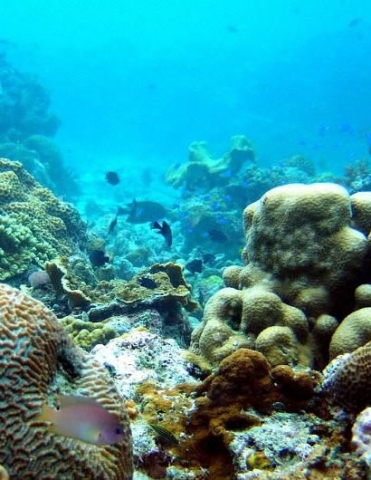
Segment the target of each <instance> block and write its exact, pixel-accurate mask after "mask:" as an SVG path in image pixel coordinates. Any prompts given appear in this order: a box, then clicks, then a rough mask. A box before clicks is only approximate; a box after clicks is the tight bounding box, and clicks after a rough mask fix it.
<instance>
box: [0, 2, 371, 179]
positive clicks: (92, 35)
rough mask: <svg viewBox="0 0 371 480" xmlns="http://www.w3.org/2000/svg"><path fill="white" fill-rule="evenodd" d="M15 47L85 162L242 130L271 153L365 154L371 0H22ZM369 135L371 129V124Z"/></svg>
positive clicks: (143, 156) (137, 158)
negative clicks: (46, 90) (45, 92)
mask: <svg viewBox="0 0 371 480" xmlns="http://www.w3.org/2000/svg"><path fill="white" fill-rule="evenodd" d="M3 4H4V5H3V8H2V9H1V11H2V13H1V16H2V19H1V39H2V40H3V41H6V42H9V43H4V42H3V44H4V45H5V47H4V48H5V49H6V50H7V56H8V59H9V60H10V61H11V62H12V64H13V65H14V66H16V68H18V69H19V70H21V71H27V72H32V73H35V74H37V75H38V77H39V79H40V82H41V83H42V84H43V85H44V86H46V87H47V88H48V89H49V91H50V94H51V98H52V109H53V111H55V112H56V113H57V115H58V116H59V117H60V118H61V120H62V125H61V127H60V129H59V131H58V134H57V136H56V141H57V142H58V145H59V146H60V148H61V149H62V151H63V153H64V157H65V161H66V162H67V163H69V164H70V165H71V167H72V168H74V169H76V170H77V171H79V172H86V171H87V170H93V171H97V172H98V171H100V169H102V170H104V169H106V168H107V166H108V165H109V166H112V168H113V167H117V166H121V167H122V168H126V169H130V168H136V167H135V165H138V164H139V165H156V167H158V169H160V170H161V169H163V170H166V168H167V166H168V165H170V164H171V163H173V162H182V161H185V160H186V159H187V148H188V145H189V144H190V142H192V141H193V140H205V141H207V142H208V143H209V145H210V146H211V150H212V151H213V152H214V153H215V155H221V154H222V153H224V152H225V151H226V150H227V149H228V146H229V138H230V136H232V135H235V134H245V135H246V136H247V137H248V138H249V139H251V141H252V142H253V143H254V145H255V147H256V150H257V155H258V161H259V163H260V164H261V165H271V164H273V163H276V162H279V161H280V160H282V159H283V158H285V157H286V156H289V155H293V154H299V153H300V154H305V155H308V156H309V157H310V158H312V159H313V160H314V161H315V162H316V164H317V165H318V166H319V168H320V169H321V168H323V169H331V170H339V171H342V168H343V166H344V165H345V164H347V163H349V162H350V161H352V160H354V159H357V158H362V157H365V156H367V155H368V138H370V135H369V134H368V132H370V131H371V118H370V107H369V105H370V99H371V98H370V97H371V93H370V84H371V62H370V58H369V45H370V40H371V15H370V14H371V2H368V1H367V0H363V1H361V0H311V1H308V2H304V1H299V0H291V1H290V0H286V1H280V0H270V1H268V0H261V1H259V2H258V1H256V0H252V1H250V0H235V1H234V2H225V1H220V0H219V1H217V0H197V1H195V0H182V1H179V0H173V1H171V2H170V1H161V0H153V1H151V0H126V1H123V0H106V1H103V0H101V1H98V0H89V1H88V0H34V1H32V0H13V1H11V2H3ZM367 135H368V138H367Z"/></svg>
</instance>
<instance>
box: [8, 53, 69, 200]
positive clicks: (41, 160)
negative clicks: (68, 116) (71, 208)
mask: <svg viewBox="0 0 371 480" xmlns="http://www.w3.org/2000/svg"><path fill="white" fill-rule="evenodd" d="M0 85H1V96H0V119H1V120H0V156H2V157H6V158H9V159H11V160H13V161H20V162H22V163H23V165H24V167H25V168H26V169H27V170H28V171H29V172H30V173H31V174H32V175H33V176H34V177H35V178H36V179H37V180H38V181H39V182H40V183H41V184H42V185H44V186H46V187H48V188H51V189H53V190H54V191H58V192H59V193H61V194H71V193H76V192H77V191H78V187H77V183H76V182H75V180H74V178H73V177H72V175H71V174H70V172H69V171H68V170H67V169H66V167H65V165H64V162H63V158H62V155H61V153H60V152H59V150H58V148H57V146H56V145H55V143H54V142H53V140H52V139H51V137H53V135H54V134H55V133H56V131H57V130H58V127H59V119H58V118H57V116H56V115H55V114H54V113H50V112H49V107H50V96H49V92H48V91H47V90H46V89H45V88H44V87H43V86H42V85H41V84H40V82H39V81H38V80H37V78H36V77H35V76H31V75H28V74H23V73H21V72H19V71H17V70H16V69H15V68H14V67H13V66H11V65H10V64H9V62H8V61H7V60H6V59H5V56H4V55H3V54H2V55H1V56H0Z"/></svg>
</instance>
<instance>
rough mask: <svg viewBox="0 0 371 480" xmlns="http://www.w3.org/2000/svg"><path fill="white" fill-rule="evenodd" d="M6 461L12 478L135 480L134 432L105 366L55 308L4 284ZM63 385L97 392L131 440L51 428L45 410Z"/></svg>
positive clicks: (1, 418)
mask: <svg viewBox="0 0 371 480" xmlns="http://www.w3.org/2000/svg"><path fill="white" fill-rule="evenodd" d="M0 317H1V324H0V349H1V352H2V353H1V357H0V372H1V378H2V394H1V404H2V408H1V410H0V425H1V427H0V429H1V435H0V465H2V466H4V467H5V468H6V469H7V471H8V473H9V476H10V478H14V479H15V478H22V479H24V480H33V479H35V478H40V479H41V478H51V477H50V475H52V477H53V478H58V479H60V480H72V479H74V480H77V479H81V480H131V479H132V475H133V467H132V453H131V433H130V426H129V420H128V417H127V415H126V412H125V409H124V407H123V403H122V400H121V398H120V397H119V395H118V393H117V392H116V389H115V386H114V384H113V382H112V380H111V379H110V377H109V375H108V373H107V372H106V370H105V368H104V367H103V366H101V365H100V364H99V363H97V362H96V361H95V360H94V358H93V357H92V356H90V355H88V354H86V353H84V352H83V351H82V350H80V349H78V348H77V347H75V346H74V345H73V343H72V341H71V340H70V339H69V337H68V335H67V333H66V332H65V331H64V330H63V328H62V327H61V326H60V324H59V323H58V320H57V318H56V317H55V316H54V314H53V313H52V312H50V311H48V310H47V309H46V308H45V307H44V305H42V304H41V303H40V302H38V301H37V300H34V299H32V298H30V297H28V296H26V295H24V294H23V293H21V292H20V291H19V290H17V289H14V288H11V287H9V286H7V285H4V284H0ZM58 392H62V393H68V394H77V395H82V396H88V397H91V398H96V399H97V400H98V401H99V402H100V403H101V404H102V405H103V406H104V407H105V408H107V409H108V410H109V411H110V412H112V413H114V414H115V415H116V416H117V417H118V418H119V419H120V423H121V425H122V428H123V430H124V432H125V440H124V441H123V442H120V443H118V444H115V445H110V446H96V445H90V444H85V443H84V442H81V441H78V440H75V439H72V438H66V437H62V436H59V435H57V434H53V433H51V432H49V431H48V430H47V428H46V425H45V423H44V422H41V421H38V420H37V416H38V414H39V413H40V411H41V407H42V404H43V403H44V402H45V401H47V402H49V403H51V404H53V401H54V399H55V396H56V394H57V393H58Z"/></svg>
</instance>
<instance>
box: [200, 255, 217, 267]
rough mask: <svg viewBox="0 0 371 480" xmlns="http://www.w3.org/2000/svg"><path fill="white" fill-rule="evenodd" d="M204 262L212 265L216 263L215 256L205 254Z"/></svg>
mask: <svg viewBox="0 0 371 480" xmlns="http://www.w3.org/2000/svg"><path fill="white" fill-rule="evenodd" d="M202 260H203V261H204V263H209V264H212V263H214V262H215V255H214V254H213V253H204V254H203V255H202Z"/></svg>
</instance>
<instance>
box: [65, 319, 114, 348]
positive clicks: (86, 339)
mask: <svg viewBox="0 0 371 480" xmlns="http://www.w3.org/2000/svg"><path fill="white" fill-rule="evenodd" d="M62 325H63V326H64V327H65V329H66V330H67V332H68V333H69V335H70V336H71V337H72V339H73V341H74V343H75V344H76V345H78V346H79V347H81V348H83V349H84V350H87V351H90V350H91V349H92V348H93V347H94V346H95V345H98V344H99V343H101V344H103V345H105V344H106V343H108V342H109V340H111V339H112V338H115V337H117V333H116V331H115V330H114V329H113V328H112V327H110V326H108V325H105V323H104V322H95V323H92V322H86V321H84V320H78V319H76V318H73V317H65V318H63V319H62Z"/></svg>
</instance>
